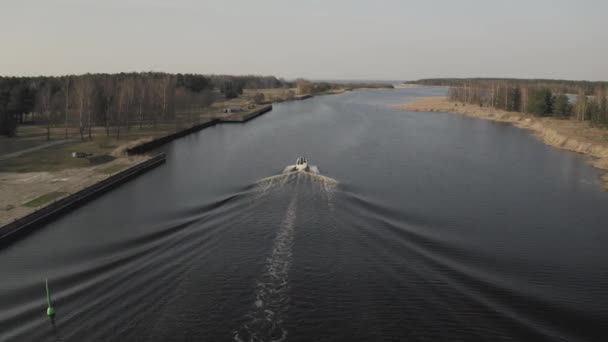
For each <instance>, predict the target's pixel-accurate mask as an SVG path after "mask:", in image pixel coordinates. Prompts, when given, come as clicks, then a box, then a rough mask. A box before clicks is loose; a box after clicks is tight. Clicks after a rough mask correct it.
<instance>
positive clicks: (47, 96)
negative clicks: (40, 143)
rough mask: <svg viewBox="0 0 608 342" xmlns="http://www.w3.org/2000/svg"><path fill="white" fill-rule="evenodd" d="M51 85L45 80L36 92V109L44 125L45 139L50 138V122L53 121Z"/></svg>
mask: <svg viewBox="0 0 608 342" xmlns="http://www.w3.org/2000/svg"><path fill="white" fill-rule="evenodd" d="M53 95H54V94H53V86H52V85H51V84H50V83H49V82H46V83H44V85H43V86H42V87H41V89H40V91H39V92H38V97H37V98H36V106H35V107H36V111H37V112H38V113H40V114H41V115H42V117H43V118H44V122H45V125H46V140H51V124H52V121H53V103H52V102H53Z"/></svg>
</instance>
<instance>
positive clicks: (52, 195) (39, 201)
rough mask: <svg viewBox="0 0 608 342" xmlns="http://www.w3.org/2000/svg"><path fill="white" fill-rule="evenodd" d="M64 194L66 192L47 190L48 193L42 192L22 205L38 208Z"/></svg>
mask: <svg viewBox="0 0 608 342" xmlns="http://www.w3.org/2000/svg"><path fill="white" fill-rule="evenodd" d="M64 195H67V192H59V191H53V192H49V193H48V194H44V195H42V196H40V197H38V198H35V199H33V200H31V201H29V202H27V203H25V204H23V206H24V207H30V208H38V207H41V206H43V205H45V204H47V203H49V202H52V201H53V200H55V199H57V198H59V197H62V196H64Z"/></svg>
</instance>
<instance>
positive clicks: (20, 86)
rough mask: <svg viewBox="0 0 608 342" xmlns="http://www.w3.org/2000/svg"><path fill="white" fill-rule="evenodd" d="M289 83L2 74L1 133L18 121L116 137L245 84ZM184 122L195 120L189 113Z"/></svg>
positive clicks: (10, 131) (172, 118)
mask: <svg viewBox="0 0 608 342" xmlns="http://www.w3.org/2000/svg"><path fill="white" fill-rule="evenodd" d="M289 86H293V84H292V83H289V82H286V81H284V80H280V79H277V78H276V77H272V76H230V75H209V76H206V75H196V74H167V73H156V72H147V73H120V74H86V75H78V76H61V77H0V134H1V135H7V136H13V135H15V133H16V128H17V125H18V124H21V123H24V121H26V119H27V120H29V121H33V122H35V123H38V124H44V125H45V126H46V128H47V130H46V131H47V139H50V135H51V128H52V127H58V126H61V127H63V128H64V129H65V130H64V136H65V137H66V138H67V137H68V132H69V129H68V128H69V127H78V131H79V135H80V138H81V139H85V138H86V137H88V138H91V137H92V127H95V126H103V127H105V132H106V134H107V135H108V136H110V135H111V134H113V135H115V136H116V137H117V138H119V137H120V134H121V132H122V130H127V131H128V130H130V129H131V127H132V126H133V125H139V126H140V127H141V126H142V125H157V124H159V123H167V122H176V120H177V116H178V115H177V114H179V113H181V112H185V113H192V112H193V109H199V108H203V107H206V106H209V105H210V104H211V103H212V102H213V101H214V100H215V99H216V98H217V97H222V96H223V97H226V98H233V97H238V96H239V95H240V94H242V93H243V88H254V89H259V88H277V87H289ZM182 120H186V121H190V122H192V123H194V122H195V121H197V120H198V117H194V116H192V115H191V114H190V116H189V117H186V118H182Z"/></svg>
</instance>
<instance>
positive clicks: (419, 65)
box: [0, 0, 608, 81]
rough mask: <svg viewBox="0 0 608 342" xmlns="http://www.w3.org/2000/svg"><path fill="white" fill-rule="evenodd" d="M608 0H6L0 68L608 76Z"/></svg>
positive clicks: (385, 77)
mask: <svg viewBox="0 0 608 342" xmlns="http://www.w3.org/2000/svg"><path fill="white" fill-rule="evenodd" d="M607 12H608V3H606V2H602V1H599V0H587V1H581V2H568V1H564V0H558V1H546V0H539V1H534V3H530V2H529V1H522V0H516V1H511V2H508V3H506V2H505V3H502V2H501V3H494V2H493V3H489V2H487V1H480V0H462V1H459V2H450V1H441V0H435V1H427V2H424V3H420V2H413V1H392V0H391V1H388V0H386V1H376V2H371V1H343V0H338V1H332V2H331V3H330V2H327V1H325V2H323V1H318V0H314V1H307V2H288V1H277V0H269V1H264V2H251V1H245V0H232V1H215V0H213V1H205V2H204V3H199V2H196V1H191V0H181V1H162V0H154V1H150V0H148V1H144V0H122V1H118V0H107V1H104V2H103V3H101V2H96V1H91V0H81V1H79V0H57V1H53V2H52V3H51V2H50V1H24V2H22V3H12V2H10V3H9V2H4V3H3V5H2V11H1V12H0V25H1V27H2V30H1V31H0V32H1V33H0V37H2V41H3V42H5V45H4V49H3V50H4V51H3V56H2V60H1V61H0V75H3V76H36V75H64V74H83V73H115V72H131V71H163V72H171V73H178V72H181V73H201V74H255V75H274V76H277V77H283V78H286V79H294V78H298V77H303V78H308V79H324V80H344V81H347V80H382V81H392V80H414V79H420V78H434V77H496V78H544V79H570V80H590V81H600V80H608V67H607V66H606V63H605V61H606V60H608V46H606V44H604V42H606V41H608V30H606V28H607V27H606V26H607V25H606V24H605V23H604V16H605V13H607Z"/></svg>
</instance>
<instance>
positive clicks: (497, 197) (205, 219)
mask: <svg viewBox="0 0 608 342" xmlns="http://www.w3.org/2000/svg"><path fill="white" fill-rule="evenodd" d="M444 91H445V90H442V89H413V90H412V89H410V90H396V91H367V92H365V91H363V92H355V93H349V94H344V95H338V96H328V97H319V98H315V99H311V100H306V101H302V102H297V103H286V104H278V105H276V106H275V109H274V110H273V111H272V112H271V113H268V114H267V115H264V116H262V117H260V118H258V119H256V120H254V121H252V122H250V123H248V124H246V125H224V126H218V127H214V128H211V129H208V130H204V131H203V132H201V133H200V134H197V135H192V136H189V137H186V138H184V139H181V140H179V141H176V142H175V143H173V144H172V145H169V146H168V147H167V148H166V150H167V152H168V155H169V160H168V162H167V164H166V165H164V166H162V167H160V168H158V169H156V170H154V171H152V172H150V173H148V174H146V175H144V176H142V177H140V178H138V179H136V180H134V181H132V182H130V183H128V184H126V185H124V186H122V187H120V188H119V189H116V190H114V191H112V192H111V193H109V194H107V195H105V196H103V197H101V198H99V199H97V200H95V201H94V202H92V203H90V204H88V205H86V206H85V207H83V208H81V209H79V210H77V211H76V212H73V213H71V214H70V215H68V216H65V217H64V218H62V219H60V220H58V221H56V222H55V223H52V224H50V225H48V226H47V227H45V228H43V229H41V230H39V231H37V232H36V233H34V234H30V235H28V236H26V237H25V238H24V239H22V240H20V241H18V242H16V243H14V244H12V245H9V246H4V247H2V249H0V340H2V341H55V340H61V341H239V340H242V341H280V340H286V341H604V340H606V337H605V336H606V335H607V333H608V267H607V266H608V229H607V228H608V210H607V208H608V194H607V193H603V192H601V190H600V186H599V181H598V175H599V173H598V171H596V170H594V169H592V168H590V167H589V166H588V165H587V164H586V163H585V161H584V159H583V158H582V157H581V156H579V155H576V154H573V153H568V152H564V151H559V150H557V149H553V148H551V147H547V146H545V145H543V144H541V143H539V142H538V141H536V140H535V138H534V137H532V136H531V135H530V134H529V133H528V132H526V131H523V130H519V129H516V128H513V127H510V126H508V125H504V124H499V123H493V122H487V121H482V120H475V119H470V118H466V117H462V116H457V115H450V114H442V113H407V112H401V111H398V110H395V109H392V108H391V107H390V106H391V105H392V104H397V103H401V102H404V101H406V100H407V99H410V98H413V97H416V96H421V95H429V94H440V93H443V92H444ZM299 155H304V156H306V157H308V159H309V161H310V162H311V163H312V164H315V165H318V167H319V169H320V171H321V173H322V175H324V176H326V177H329V178H325V177H321V176H319V177H315V176H311V175H290V176H279V177H273V178H270V179H264V178H266V177H271V176H275V175H278V174H280V172H281V171H282V170H283V168H284V167H285V166H286V165H287V164H291V163H293V162H294V161H295V158H296V157H297V156H299ZM332 179H333V180H335V181H336V182H334V181H332ZM44 278H49V283H50V286H51V289H52V290H53V295H54V301H55V308H56V310H57V319H56V328H53V326H52V325H51V324H50V323H49V321H48V320H47V319H46V316H45V298H44Z"/></svg>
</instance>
